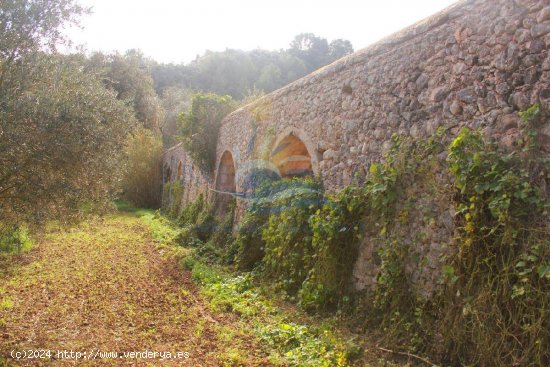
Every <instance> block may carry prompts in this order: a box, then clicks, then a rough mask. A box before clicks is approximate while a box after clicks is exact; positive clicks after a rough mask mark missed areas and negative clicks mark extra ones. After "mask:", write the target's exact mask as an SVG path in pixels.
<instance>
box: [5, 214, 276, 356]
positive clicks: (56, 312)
mask: <svg viewBox="0 0 550 367" xmlns="http://www.w3.org/2000/svg"><path fill="white" fill-rule="evenodd" d="M149 232H150V231H149V229H148V227H146V226H145V225H144V224H143V223H142V222H141V221H140V220H139V219H138V218H136V217H133V216H130V215H122V214H121V215H116V216H111V217H108V218H106V219H104V220H102V221H99V222H94V223H84V224H82V225H80V226H79V227H77V228H74V229H71V230H68V231H59V230H57V231H50V232H49V233H48V234H47V235H46V236H45V238H44V239H43V240H41V241H40V242H39V243H38V244H37V245H36V248H35V249H34V250H33V251H32V252H31V253H29V254H27V255H24V256H22V258H21V259H20V260H21V264H19V265H14V268H13V269H12V271H11V272H8V273H7V274H4V275H3V276H2V278H1V279H0V292H1V293H0V300H2V299H4V301H3V303H2V305H1V306H0V333H1V334H0V335H1V339H0V353H1V354H2V355H3V356H4V357H7V356H8V355H9V354H10V353H11V351H12V350H16V351H20V352H23V351H25V350H27V351H28V350H40V349H48V350H52V355H51V358H44V359H21V360H19V361H18V362H13V361H12V360H11V359H10V358H7V361H8V363H13V365H15V366H69V365H71V366H73V365H78V366H130V365H131V366H195V367H197V366H224V365H227V364H226V363H225V362H224V360H223V350H224V348H226V347H227V346H226V345H223V344H224V343H221V342H218V340H220V337H219V334H220V330H223V328H220V325H222V326H223V324H224V323H230V322H232V321H231V320H220V319H218V320H216V319H215V316H213V315H211V314H209V313H208V311H207V307H206V306H205V305H204V304H203V301H202V300H201V297H200V296H199V295H198V293H197V290H196V289H195V287H194V286H193V284H192V283H191V280H190V279H189V276H190V275H189V273H188V272H185V271H183V270H181V268H180V267H179V266H178V264H177V261H176V259H175V258H173V257H171V256H170V254H168V253H166V252H167V251H168V250H166V249H162V248H160V247H159V246H156V245H155V243H154V242H153V240H152V239H151V236H150V233H149ZM218 317H219V316H218ZM239 338H240V339H239ZM252 343H253V342H252V340H249V339H248V338H247V337H246V336H239V337H236V339H235V340H234V341H232V343H231V344H238V345H240V346H241V348H244V349H245V350H249V351H253V350H257V348H255V347H254V345H253V344H252ZM57 350H64V351H68V352H70V351H73V352H81V353H86V357H87V358H88V359H86V358H81V359H78V360H76V359H75V358H70V357H69V358H61V357H62V356H61V355H59V354H57ZM131 351H135V352H144V351H151V352H171V353H172V355H173V356H176V357H180V358H176V359H170V360H161V359H160V356H159V357H157V358H148V359H146V358H131V357H128V356H123V355H122V352H131ZM98 352H101V353H105V352H117V353H118V357H117V358H100V357H101V355H99V354H97V353H98ZM177 352H180V355H179V356H178V355H176V353H177ZM185 352H187V353H189V358H188V359H185V354H184V353H185ZM91 354H92V355H96V359H95V360H90V359H89V358H90V355H91ZM43 356H44V355H43ZM103 356H105V355H103ZM111 357H112V356H111ZM136 357H137V356H136ZM92 358H93V357H92ZM249 358H250V360H249V362H248V363H247V365H250V366H252V365H254V366H259V365H268V364H264V362H263V361H262V358H261V357H258V356H253V355H251V356H250V357H249ZM1 364H2V362H0V365H1Z"/></svg>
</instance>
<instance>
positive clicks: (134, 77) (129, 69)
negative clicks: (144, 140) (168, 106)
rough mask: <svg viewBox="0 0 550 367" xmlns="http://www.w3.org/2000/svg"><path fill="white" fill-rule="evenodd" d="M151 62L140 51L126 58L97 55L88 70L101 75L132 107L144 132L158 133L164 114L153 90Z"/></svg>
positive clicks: (118, 55) (109, 87)
mask: <svg viewBox="0 0 550 367" xmlns="http://www.w3.org/2000/svg"><path fill="white" fill-rule="evenodd" d="M151 62H152V61H151V60H147V59H146V58H145V57H144V56H143V54H142V53H141V52H140V51H138V50H128V51H126V53H125V54H124V55H120V54H118V53H114V54H109V55H105V54H103V53H100V52H96V53H94V54H93V55H91V56H90V58H89V59H87V60H86V69H87V70H88V71H89V72H91V73H93V74H96V75H98V76H99V77H100V78H101V80H102V81H103V84H104V85H105V87H106V88H108V89H109V90H112V91H113V92H114V93H115V94H116V98H117V99H119V100H121V101H124V102H126V103H128V104H130V105H131V106H132V110H133V112H134V115H135V117H136V119H137V120H138V121H139V122H140V123H141V125H142V126H143V127H144V128H146V129H148V130H151V131H153V132H154V133H158V132H159V129H160V128H161V126H160V124H161V119H162V117H163V116H162V114H163V111H162V106H161V103H160V100H159V98H158V96H157V93H156V92H155V89H154V87H153V79H152V77H151V71H150V64H151Z"/></svg>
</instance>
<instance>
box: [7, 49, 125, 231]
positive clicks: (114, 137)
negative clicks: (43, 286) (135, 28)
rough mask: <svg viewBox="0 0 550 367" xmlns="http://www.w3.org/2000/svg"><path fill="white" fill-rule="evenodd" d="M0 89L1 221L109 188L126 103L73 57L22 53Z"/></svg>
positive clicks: (41, 214)
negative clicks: (118, 98)
mask: <svg viewBox="0 0 550 367" xmlns="http://www.w3.org/2000/svg"><path fill="white" fill-rule="evenodd" d="M5 75H6V76H7V77H6V79H5V81H4V83H3V84H2V93H1V97H0V104H1V105H2V109H1V110H0V135H1V136H2V140H1V144H0V223H2V224H6V223H18V222H21V221H32V222H39V221H41V220H45V219H48V218H61V217H66V216H70V215H74V214H77V213H78V210H79V209H80V208H81V207H82V205H83V204H85V203H94V204H95V205H101V204H103V203H104V202H105V200H108V199H109V198H112V197H113V195H115V194H116V189H117V186H118V183H119V179H120V171H121V169H120V166H119V164H120V159H119V157H120V152H121V151H122V150H123V147H124V142H125V139H126V136H127V134H128V132H129V131H130V130H131V129H132V128H133V126H132V125H133V124H132V123H133V121H134V120H133V118H132V114H131V110H130V109H129V108H128V107H127V106H126V105H125V104H124V103H122V102H121V101H118V100H116V99H115V96H114V95H113V93H112V92H110V91H108V90H106V89H105V88H104V87H103V85H102V84H101V82H100V81H99V80H98V79H97V78H95V77H94V76H93V75H90V74H88V73H84V72H82V65H81V63H80V58H75V57H65V56H58V55H46V54H43V53H36V54H31V55H29V56H22V58H21V60H19V61H18V62H17V64H16V65H12V66H11V67H10V68H8V69H7V72H6V74H5Z"/></svg>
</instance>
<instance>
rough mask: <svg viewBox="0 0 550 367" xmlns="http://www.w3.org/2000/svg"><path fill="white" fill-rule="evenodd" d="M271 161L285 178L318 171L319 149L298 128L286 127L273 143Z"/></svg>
mask: <svg viewBox="0 0 550 367" xmlns="http://www.w3.org/2000/svg"><path fill="white" fill-rule="evenodd" d="M270 161H271V162H272V163H273V165H274V166H275V167H277V169H278V171H279V174H280V176H281V177H283V178H284V177H299V176H313V175H316V174H317V173H318V166H319V157H318V155H317V151H316V150H315V148H314V145H313V143H312V142H311V140H310V139H309V137H308V136H307V135H306V134H305V133H304V132H303V131H301V130H298V129H294V128H290V129H286V130H285V131H283V132H282V133H281V134H280V135H279V137H278V138H277V140H275V143H274V144H273V150H272V151H271V157H270Z"/></svg>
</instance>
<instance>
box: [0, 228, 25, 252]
mask: <svg viewBox="0 0 550 367" xmlns="http://www.w3.org/2000/svg"><path fill="white" fill-rule="evenodd" d="M31 246H32V240H31V238H30V234H29V230H28V228H27V227H25V226H24V225H20V226H14V227H7V228H0V253H20V252H22V251H27V250H29V249H30V248H31Z"/></svg>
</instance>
